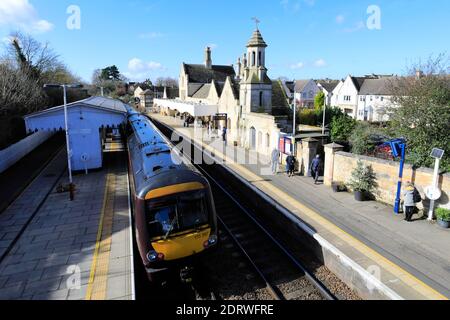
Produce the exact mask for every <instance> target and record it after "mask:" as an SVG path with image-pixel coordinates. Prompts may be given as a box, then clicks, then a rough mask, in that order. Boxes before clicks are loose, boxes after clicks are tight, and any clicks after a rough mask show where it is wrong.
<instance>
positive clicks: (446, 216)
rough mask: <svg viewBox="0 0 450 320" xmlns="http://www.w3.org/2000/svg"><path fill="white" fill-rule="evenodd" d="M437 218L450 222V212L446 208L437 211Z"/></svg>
mask: <svg viewBox="0 0 450 320" xmlns="http://www.w3.org/2000/svg"><path fill="white" fill-rule="evenodd" d="M435 212H436V218H438V219H440V220H443V221H450V210H449V209H445V208H437V209H436V211H435Z"/></svg>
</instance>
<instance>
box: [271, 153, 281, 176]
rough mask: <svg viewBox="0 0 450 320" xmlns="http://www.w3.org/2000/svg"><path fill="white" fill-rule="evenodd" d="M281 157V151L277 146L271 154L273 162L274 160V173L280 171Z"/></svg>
mask: <svg viewBox="0 0 450 320" xmlns="http://www.w3.org/2000/svg"><path fill="white" fill-rule="evenodd" d="M279 159H280V151H278V149H277V148H275V149H273V151H272V155H271V158H270V160H271V162H272V173H273V174H274V175H276V174H277V173H278V161H279Z"/></svg>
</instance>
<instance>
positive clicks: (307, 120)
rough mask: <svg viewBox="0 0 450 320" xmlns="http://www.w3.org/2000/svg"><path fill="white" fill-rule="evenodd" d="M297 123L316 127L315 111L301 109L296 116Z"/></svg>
mask: <svg viewBox="0 0 450 320" xmlns="http://www.w3.org/2000/svg"><path fill="white" fill-rule="evenodd" d="M297 119H298V123H300V124H304V125H309V126H315V125H317V117H316V112H315V110H312V109H302V110H301V111H300V112H299V114H298V116H297Z"/></svg>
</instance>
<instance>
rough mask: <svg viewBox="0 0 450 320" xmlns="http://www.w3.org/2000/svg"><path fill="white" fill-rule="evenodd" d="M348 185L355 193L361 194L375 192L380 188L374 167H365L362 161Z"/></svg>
mask: <svg viewBox="0 0 450 320" xmlns="http://www.w3.org/2000/svg"><path fill="white" fill-rule="evenodd" d="M347 184H348V186H349V187H350V188H352V189H353V191H360V192H373V191H375V189H376V188H377V187H378V184H377V182H376V175H375V172H374V171H373V168H372V166H366V165H364V163H363V162H362V161H361V160H359V161H358V163H357V166H356V168H355V169H354V170H353V171H352V177H351V179H350V181H349V182H348V183H347Z"/></svg>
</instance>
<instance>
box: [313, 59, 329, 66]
mask: <svg viewBox="0 0 450 320" xmlns="http://www.w3.org/2000/svg"><path fill="white" fill-rule="evenodd" d="M326 65H327V62H326V61H325V60H323V59H319V60H316V61H314V66H315V67H318V68H322V67H325V66H326Z"/></svg>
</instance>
